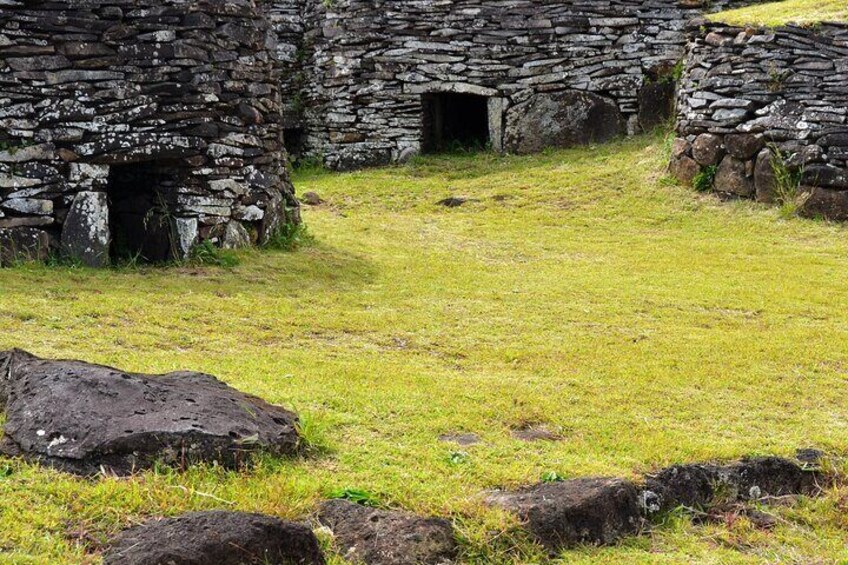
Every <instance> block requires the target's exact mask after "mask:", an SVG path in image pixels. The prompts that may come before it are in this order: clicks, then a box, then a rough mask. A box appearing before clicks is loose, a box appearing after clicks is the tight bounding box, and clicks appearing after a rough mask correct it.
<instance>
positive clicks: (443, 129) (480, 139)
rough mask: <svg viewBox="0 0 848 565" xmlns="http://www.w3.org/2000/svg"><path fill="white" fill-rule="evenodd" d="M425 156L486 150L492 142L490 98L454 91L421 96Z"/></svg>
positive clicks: (422, 146) (422, 144) (422, 145)
mask: <svg viewBox="0 0 848 565" xmlns="http://www.w3.org/2000/svg"><path fill="white" fill-rule="evenodd" d="M421 102H422V106H423V112H424V116H423V118H424V119H423V132H422V143H421V148H422V151H423V152H424V153H439V152H444V151H456V150H459V149H485V148H486V147H487V146H489V144H490V142H491V135H490V131H489V97H488V96H480V95H477V94H459V93H454V92H438V93H429V94H424V95H423V96H422V101H421Z"/></svg>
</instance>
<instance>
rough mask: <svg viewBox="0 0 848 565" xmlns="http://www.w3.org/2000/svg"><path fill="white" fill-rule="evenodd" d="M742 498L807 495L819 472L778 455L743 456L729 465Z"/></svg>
mask: <svg viewBox="0 0 848 565" xmlns="http://www.w3.org/2000/svg"><path fill="white" fill-rule="evenodd" d="M728 470H729V471H730V472H731V477H732V480H733V481H734V482H735V484H736V486H737V488H738V492H739V497H740V498H741V499H750V498H754V499H756V498H761V497H764V496H783V495H787V494H810V493H811V492H813V491H814V490H815V489H816V479H817V478H818V474H817V473H814V472H810V471H805V470H804V469H802V468H801V467H800V466H799V465H797V464H795V463H793V462H792V461H789V460H787V459H782V458H780V457H758V458H753V459H744V460H742V461H741V462H739V463H737V464H735V465H731V466H729V467H728Z"/></svg>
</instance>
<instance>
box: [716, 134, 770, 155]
mask: <svg viewBox="0 0 848 565" xmlns="http://www.w3.org/2000/svg"><path fill="white" fill-rule="evenodd" d="M764 146H765V142H764V141H763V138H762V136H760V135H753V134H750V133H732V134H728V135H725V136H724V148H725V149H727V152H728V153H729V154H730V155H732V156H733V157H736V158H737V159H741V160H743V161H747V160H749V159H753V158H754V157H755V156H756V155H757V153H759V152H760V149H762V148H763V147H764Z"/></svg>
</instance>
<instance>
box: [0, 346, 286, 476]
mask: <svg viewBox="0 0 848 565" xmlns="http://www.w3.org/2000/svg"><path fill="white" fill-rule="evenodd" d="M0 401H5V406H6V424H5V428H4V432H5V435H4V437H3V438H2V440H0V453H3V454H5V455H9V456H23V457H24V458H26V459H28V460H31V461H38V462H40V463H43V464H45V465H49V466H52V467H56V468H58V469H61V470H65V471H69V472H73V473H77V474H82V475H90V474H96V473H98V472H99V471H101V469H102V470H105V471H107V472H112V473H115V474H118V475H128V474H131V473H133V472H136V471H141V470H144V469H148V468H150V467H152V466H153V465H154V463H164V464H168V465H173V466H176V467H180V468H183V467H185V466H186V465H190V464H193V463H212V462H217V463H218V464H220V465H222V466H224V467H227V468H239V467H240V466H242V465H243V464H244V463H246V462H247V461H248V460H249V456H250V455H251V454H252V453H254V452H259V451H261V452H267V453H271V454H274V455H292V454H294V453H296V452H297V449H298V443H299V436H298V433H297V430H296V424H297V416H296V415H295V414H294V413H293V412H290V411H288V410H285V409H283V408H280V407H277V406H272V405H270V404H268V403H267V402H265V401H264V400H262V399H260V398H257V397H255V396H250V395H247V394H244V393H242V392H239V391H238V390H235V389H233V388H231V387H229V386H227V385H226V384H224V383H222V382H221V381H219V380H218V379H216V378H215V377H213V376H210V375H206V374H202V373H192V372H178V373H169V374H167V375H157V376H153V375H143V374H136V373H127V372H124V371H121V370H119V369H114V368H111V367H104V366H100V365H92V364H89V363H84V362H82V361H50V360H44V359H39V358H37V357H34V356H32V355H30V354H28V353H26V352H23V351H19V350H13V351H7V352H3V353H0Z"/></svg>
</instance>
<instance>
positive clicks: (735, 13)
mask: <svg viewBox="0 0 848 565" xmlns="http://www.w3.org/2000/svg"><path fill="white" fill-rule="evenodd" d="M711 17H712V19H715V20H717V21H722V22H726V23H729V24H733V25H765V26H779V25H784V24H787V23H798V24H813V23H818V22H848V2H846V0H783V1H782V2H773V3H769V4H761V5H758V6H751V7H749V8H741V9H738V10H728V11H726V12H722V13H720V14H715V15H713V16H711Z"/></svg>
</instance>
